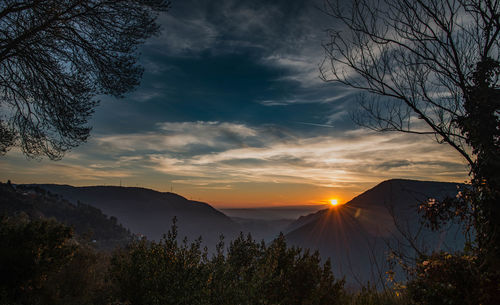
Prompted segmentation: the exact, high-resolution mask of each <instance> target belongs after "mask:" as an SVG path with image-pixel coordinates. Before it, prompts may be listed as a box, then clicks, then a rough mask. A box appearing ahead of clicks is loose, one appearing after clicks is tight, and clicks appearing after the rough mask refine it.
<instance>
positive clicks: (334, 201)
mask: <svg viewBox="0 0 500 305" xmlns="http://www.w3.org/2000/svg"><path fill="white" fill-rule="evenodd" d="M330 204H331V205H334V206H335V205H337V204H339V202H338V200H337V199H330Z"/></svg>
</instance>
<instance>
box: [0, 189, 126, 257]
mask: <svg viewBox="0 0 500 305" xmlns="http://www.w3.org/2000/svg"><path fill="white" fill-rule="evenodd" d="M21 213H25V214H27V215H28V216H29V217H31V218H55V219H56V220H57V221H59V222H61V223H64V224H66V225H69V226H71V227H73V228H74V230H75V233H77V234H78V235H79V236H85V237H87V238H89V239H91V240H94V243H95V244H96V245H97V246H98V247H99V248H101V249H112V248H114V247H116V246H123V245H125V244H127V243H128V242H129V241H130V240H131V239H132V238H133V237H132V235H131V233H130V232H129V231H128V230H127V229H126V228H124V227H123V226H121V225H120V224H118V223H117V219H116V218H115V217H108V216H106V215H104V214H103V213H102V212H101V210H99V209H98V208H95V207H93V206H90V205H87V204H84V203H80V202H78V203H77V204H72V203H70V202H69V201H67V200H65V199H64V198H62V197H61V196H59V195H56V194H53V193H51V192H47V191H45V190H44V189H42V188H39V187H32V186H23V185H18V186H13V185H11V184H5V183H0V214H4V215H17V214H21Z"/></svg>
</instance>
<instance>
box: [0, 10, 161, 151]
mask: <svg viewBox="0 0 500 305" xmlns="http://www.w3.org/2000/svg"><path fill="white" fill-rule="evenodd" d="M169 6H170V2H169V1H167V0H148V1H141V0H64V1H60V0H25V1H20V0H4V1H1V2H0V108H1V111H2V112H1V113H2V114H1V116H0V153H5V152H6V151H7V150H8V149H9V148H11V147H13V146H19V147H21V148H22V150H23V152H24V154H25V155H27V156H30V157H40V156H43V155H46V156H48V157H49V158H51V159H58V158H61V157H62V156H63V154H64V152H65V151H67V150H69V149H71V148H73V147H76V146H78V145H79V144H81V143H83V142H84V141H86V140H87V138H88V136H89V132H90V127H89V126H87V122H88V120H89V118H90V116H91V115H92V113H93V111H94V108H95V107H96V105H97V104H98V101H97V100H96V96H98V95H101V94H106V95H112V96H116V97H121V96H123V94H125V93H126V92H129V91H130V90H132V89H134V88H135V87H136V86H137V85H138V83H139V79H140V77H141V75H142V72H143V69H142V68H141V67H140V66H139V65H138V64H137V59H138V51H137V47H138V45H140V44H141V43H142V42H144V41H145V39H147V38H148V37H151V36H152V35H154V34H156V33H158V31H159V25H158V24H157V23H156V22H155V20H156V17H157V16H158V14H159V13H160V12H164V11H166V10H167V9H168V8H169Z"/></svg>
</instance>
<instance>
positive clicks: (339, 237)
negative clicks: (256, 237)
mask: <svg viewBox="0 0 500 305" xmlns="http://www.w3.org/2000/svg"><path fill="white" fill-rule="evenodd" d="M462 187H464V186H463V185H461V184H457V183H445V182H431V181H415V180H402V179H393V180H388V181H384V182H382V183H380V184H378V185H377V186H375V187H373V188H372V189H370V190H368V191H366V192H364V193H362V194H361V195H359V196H357V197H355V198H353V199H352V200H351V201H349V202H347V203H346V204H345V205H341V206H337V207H332V208H329V209H325V210H321V211H318V212H316V213H313V214H309V215H307V216H303V217H300V218H299V219H297V220H296V221H295V222H293V223H292V224H290V225H289V227H288V229H287V232H288V233H287V234H286V238H287V241H288V242H289V243H290V244H292V245H296V246H300V247H304V248H310V249H313V250H319V251H320V253H321V255H322V257H323V258H331V260H332V266H333V269H334V271H335V272H336V273H337V275H339V276H340V275H346V280H347V282H348V283H350V284H352V285H356V284H364V283H366V282H367V281H370V282H371V283H372V284H376V285H382V284H383V283H384V282H385V280H386V279H385V271H386V269H387V265H386V263H387V262H386V258H387V256H388V254H389V251H390V250H391V249H397V250H401V251H404V252H405V253H406V254H408V255H410V256H414V255H415V250H414V249H412V247H411V243H413V244H414V246H415V248H417V249H418V250H421V251H423V252H429V251H432V250H456V249H460V247H462V246H463V242H464V240H463V237H462V236H461V234H459V233H460V228H459V227H458V226H457V225H450V226H448V227H446V228H444V229H443V230H442V231H440V232H432V231H431V230H429V229H427V228H425V227H423V226H422V223H421V219H420V217H419V215H418V206H419V204H421V203H422V202H424V201H425V200H427V199H428V198H435V199H442V198H444V197H446V196H456V194H457V192H458V191H459V189H460V188H462ZM405 236H406V237H411V238H409V239H407V238H405ZM410 242H411V243H410ZM398 275H399V276H402V274H401V273H399V274H398Z"/></svg>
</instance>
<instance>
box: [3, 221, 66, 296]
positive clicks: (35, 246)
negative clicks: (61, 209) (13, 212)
mask: <svg viewBox="0 0 500 305" xmlns="http://www.w3.org/2000/svg"><path fill="white" fill-rule="evenodd" d="M72 237H73V232H72V230H71V228H69V227H66V226H64V225H62V224H60V223H57V222H56V221H52V220H30V219H29V218H28V217H27V215H26V214H24V215H21V216H19V217H13V218H8V217H1V218H0V244H1V245H2V251H0V274H1V276H0V303H1V304H16V303H18V302H19V303H20V304H37V303H38V302H39V301H40V299H41V298H42V297H43V295H44V293H43V292H44V290H45V289H44V288H45V284H46V282H47V279H48V278H49V276H50V274H51V273H54V272H57V271H59V270H60V269H61V268H62V266H63V265H65V264H66V263H67V262H68V261H69V260H70V259H71V258H72V256H73V254H74V251H75V249H76V247H75V246H74V245H73V244H71V238H72Z"/></svg>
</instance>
